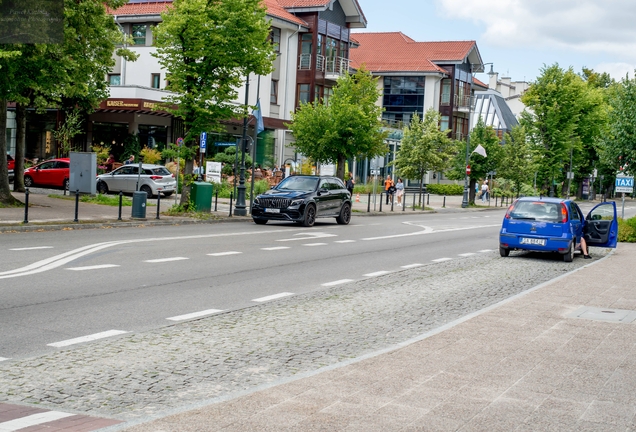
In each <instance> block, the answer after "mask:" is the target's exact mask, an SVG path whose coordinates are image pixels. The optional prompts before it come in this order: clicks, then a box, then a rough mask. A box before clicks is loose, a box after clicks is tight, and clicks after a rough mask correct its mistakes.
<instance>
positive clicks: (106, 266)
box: [66, 264, 119, 271]
mask: <svg viewBox="0 0 636 432" xmlns="http://www.w3.org/2000/svg"><path fill="white" fill-rule="evenodd" d="M111 267H119V265H117V264H100V265H94V266H85V267H68V268H66V270H74V271H82V270H99V269H105V268H111Z"/></svg>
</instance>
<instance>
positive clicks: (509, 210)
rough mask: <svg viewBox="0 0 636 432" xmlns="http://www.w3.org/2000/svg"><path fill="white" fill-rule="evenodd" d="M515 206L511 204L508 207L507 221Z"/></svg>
mask: <svg viewBox="0 0 636 432" xmlns="http://www.w3.org/2000/svg"><path fill="white" fill-rule="evenodd" d="M514 206H515V205H514V204H510V207H508V211H507V212H506V219H510V213H512V208H513V207H514Z"/></svg>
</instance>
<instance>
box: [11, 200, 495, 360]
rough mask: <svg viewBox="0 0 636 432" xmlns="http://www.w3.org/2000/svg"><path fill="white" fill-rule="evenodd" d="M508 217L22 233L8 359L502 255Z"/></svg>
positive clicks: (16, 238)
mask: <svg viewBox="0 0 636 432" xmlns="http://www.w3.org/2000/svg"><path fill="white" fill-rule="evenodd" d="M502 215H503V211H502V210H493V211H488V212H479V213H471V214H470V215H468V216H466V215H463V214H444V215H442V214H419V215H412V214H408V213H406V214H405V215H393V216H391V217H354V219H353V221H352V223H351V224H350V225H348V226H340V225H337V224H335V223H334V222H332V221H331V220H328V221H326V222H320V223H318V224H316V226H315V227H313V228H311V229H306V228H301V227H297V226H295V225H289V224H274V223H270V224H268V225H266V226H256V225H253V224H251V223H245V224H236V223H231V224H216V225H205V226H179V227H156V228H143V229H122V230H88V231H54V232H41V233H23V234H20V235H13V236H11V237H7V239H8V240H9V241H8V242H4V244H3V245H2V249H1V250H0V286H1V287H2V288H1V290H2V301H1V303H0V357H4V358H14V359H15V358H20V357H25V356H31V355H35V354H40V353H46V352H48V351H51V350H56V349H58V348H59V347H60V346H71V345H73V344H74V343H77V342H82V341H84V339H80V340H79V341H75V339H76V338H85V337H94V335H103V332H112V331H117V332H136V331H144V330H148V329H154V328H158V327H161V326H165V325H168V324H171V323H174V322H179V321H183V320H186V319H191V318H194V317H198V316H202V315H211V314H214V313H218V312H220V311H228V310H237V309H241V308H246V307H251V306H254V305H257V304H260V303H263V302H266V301H269V300H270V299H275V298H280V297H284V296H291V295H298V294H303V293H308V292H314V291H317V290H325V289H327V288H331V287H333V286H337V285H340V284H344V283H349V282H352V281H358V280H361V279H368V278H374V277H378V276H382V275H384V274H386V273H387V272H394V271H399V270H401V269H404V268H405V267H406V268H408V267H411V266H417V265H423V264H428V263H431V262H434V261H435V260H445V259H461V258H462V255H463V256H464V257H465V256H468V255H465V254H477V253H480V251H493V250H495V249H496V248H497V231H498V227H499V224H500V219H501V216H502ZM436 262H441V261H436ZM270 296H274V297H273V298H272V297H270ZM190 314H195V315H190ZM111 334H114V333H106V336H108V335H111ZM51 344H52V346H51Z"/></svg>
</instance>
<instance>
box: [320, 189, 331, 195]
mask: <svg viewBox="0 0 636 432" xmlns="http://www.w3.org/2000/svg"><path fill="white" fill-rule="evenodd" d="M328 193H329V191H328V190H327V189H325V188H320V190H319V191H318V195H323V194H328Z"/></svg>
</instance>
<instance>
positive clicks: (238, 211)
mask: <svg viewBox="0 0 636 432" xmlns="http://www.w3.org/2000/svg"><path fill="white" fill-rule="evenodd" d="M249 95H250V74H247V77H246V79H245V115H244V116H243V135H242V138H241V170H240V175H239V185H238V188H237V192H236V206H235V207H234V214H235V215H236V216H247V208H246V206H245V144H246V142H247V105H248V103H249Z"/></svg>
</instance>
